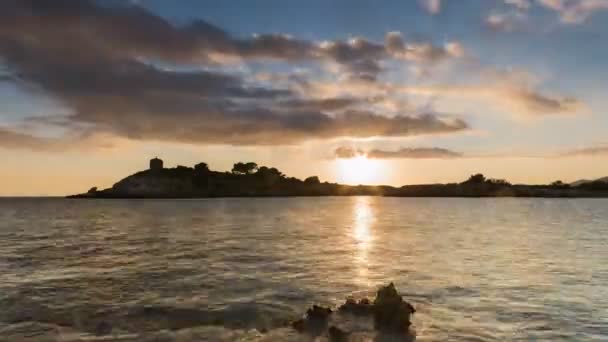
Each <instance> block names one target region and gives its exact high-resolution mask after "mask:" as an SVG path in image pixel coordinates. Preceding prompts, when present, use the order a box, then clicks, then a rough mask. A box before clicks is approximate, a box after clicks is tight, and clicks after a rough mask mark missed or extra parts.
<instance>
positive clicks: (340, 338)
mask: <svg viewBox="0 0 608 342" xmlns="http://www.w3.org/2000/svg"><path fill="white" fill-rule="evenodd" d="M329 341H330V342H348V333H346V332H345V331H343V330H342V329H340V328H337V327H334V326H331V327H329Z"/></svg>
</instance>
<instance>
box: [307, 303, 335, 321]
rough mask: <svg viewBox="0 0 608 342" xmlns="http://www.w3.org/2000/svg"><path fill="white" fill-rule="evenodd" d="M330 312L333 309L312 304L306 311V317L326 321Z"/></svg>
mask: <svg viewBox="0 0 608 342" xmlns="http://www.w3.org/2000/svg"><path fill="white" fill-rule="evenodd" d="M332 312H333V311H332V310H331V309H330V308H325V307H322V306H318V305H313V306H312V308H310V309H308V311H306V318H307V319H308V320H319V321H326V320H327V319H328V318H329V315H331V313H332Z"/></svg>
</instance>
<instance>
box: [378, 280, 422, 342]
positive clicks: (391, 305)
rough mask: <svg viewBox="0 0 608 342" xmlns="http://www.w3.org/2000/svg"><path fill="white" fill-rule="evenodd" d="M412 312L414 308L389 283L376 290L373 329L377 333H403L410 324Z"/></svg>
mask: <svg viewBox="0 0 608 342" xmlns="http://www.w3.org/2000/svg"><path fill="white" fill-rule="evenodd" d="M414 312H416V310H415V309H414V307H413V306H412V305H411V304H410V303H408V302H406V301H404V300H403V298H401V296H400V295H399V293H398V292H397V289H395V285H394V284H393V283H390V284H389V285H388V286H384V287H381V288H380V289H379V290H378V294H377V296H376V299H375V300H374V306H373V313H374V327H375V328H376V330H379V331H387V332H395V333H405V332H407V331H408V329H409V327H410V325H411V324H412V323H411V321H410V317H411V315H413V314H414Z"/></svg>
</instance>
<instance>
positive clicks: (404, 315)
mask: <svg viewBox="0 0 608 342" xmlns="http://www.w3.org/2000/svg"><path fill="white" fill-rule="evenodd" d="M415 312H416V309H415V308H414V306H412V304H410V303H408V302H406V301H404V300H403V297H401V295H400V294H399V292H398V291H397V289H396V288H395V285H394V284H393V283H390V284H389V285H387V286H383V287H381V288H380V289H379V290H378V292H377V294H376V298H375V299H374V300H373V301H370V300H369V299H368V298H362V299H360V300H358V301H357V300H356V299H354V298H352V297H350V298H348V299H347V300H346V302H345V303H344V304H342V305H341V306H340V307H338V309H337V310H336V311H334V310H333V309H331V308H328V307H322V306H318V305H313V306H312V307H311V308H310V309H308V310H307V311H306V315H305V316H304V317H303V318H301V319H299V320H296V321H294V322H292V323H291V327H292V328H293V329H295V330H296V331H297V332H299V333H300V334H304V335H309V336H310V337H320V336H323V337H326V338H327V339H328V340H329V341H331V342H348V341H350V335H351V333H352V332H351V331H348V329H347V328H345V327H342V326H340V325H339V324H337V323H336V322H334V321H332V316H333V315H336V314H341V315H351V316H356V317H360V318H364V319H370V320H372V321H373V327H374V330H375V331H376V338H375V339H374V340H375V341H383V340H390V341H413V340H415V336H416V335H415V332H414V331H413V330H411V329H410V328H411V325H412V322H411V318H412V316H413V315H414V313H415Z"/></svg>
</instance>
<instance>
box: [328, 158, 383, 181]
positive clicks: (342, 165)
mask: <svg viewBox="0 0 608 342" xmlns="http://www.w3.org/2000/svg"><path fill="white" fill-rule="evenodd" d="M337 171H338V181H339V182H340V183H344V184H351V185H359V184H379V183H380V182H381V180H382V177H383V174H384V172H383V171H384V168H383V166H382V164H381V162H380V161H378V160H373V159H369V158H367V157H366V156H365V155H359V156H356V157H354V158H349V159H338V161H337Z"/></svg>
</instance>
